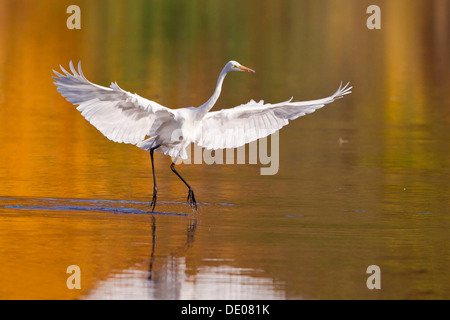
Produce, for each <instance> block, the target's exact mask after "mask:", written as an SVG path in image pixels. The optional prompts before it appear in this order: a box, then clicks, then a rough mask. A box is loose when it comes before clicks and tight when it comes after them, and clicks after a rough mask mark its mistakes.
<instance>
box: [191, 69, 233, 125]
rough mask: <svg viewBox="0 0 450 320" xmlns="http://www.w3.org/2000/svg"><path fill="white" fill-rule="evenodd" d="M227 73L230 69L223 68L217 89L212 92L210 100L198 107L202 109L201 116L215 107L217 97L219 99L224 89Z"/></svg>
mask: <svg viewBox="0 0 450 320" xmlns="http://www.w3.org/2000/svg"><path fill="white" fill-rule="evenodd" d="M227 73H228V71H227V70H226V68H223V70H222V72H221V73H220V75H219V79H217V85H216V89H215V90H214V93H213V94H212V96H211V98H209V100H208V101H206V102H205V103H204V104H202V105H201V106H200V107H198V109H199V110H200V112H199V114H200V115H201V117H204V116H205V115H206V113H208V111H209V110H211V108H212V107H214V104H215V103H216V101H217V99H219V96H220V92H221V91H222V84H223V80H224V79H225V76H226V75H227Z"/></svg>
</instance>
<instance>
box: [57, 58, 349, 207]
mask: <svg viewBox="0 0 450 320" xmlns="http://www.w3.org/2000/svg"><path fill="white" fill-rule="evenodd" d="M61 70H62V71H63V72H64V74H65V75H62V74H60V73H58V72H56V71H54V72H55V74H56V75H57V76H58V77H53V79H54V80H56V82H55V85H56V86H57V90H58V92H60V93H61V95H62V96H64V97H65V98H66V99H67V100H68V101H69V102H71V103H73V104H75V105H78V107H77V109H78V110H79V111H81V114H82V115H83V116H84V117H85V118H86V119H87V120H88V121H89V122H90V123H91V124H92V125H94V126H95V127H96V128H97V129H98V130H99V131H100V132H102V133H103V134H104V135H105V136H106V137H107V138H108V139H110V140H112V141H115V142H123V143H130V144H134V145H136V146H138V147H139V148H141V149H144V150H148V151H150V155H151V160H152V170H153V179H154V190H153V200H152V204H151V207H152V211H153V210H154V207H155V204H156V193H157V188H156V180H155V174H154V166H153V152H154V151H157V152H161V153H164V154H166V155H169V156H172V157H174V158H175V160H174V161H173V163H172V165H171V169H172V171H174V173H176V174H177V176H178V177H179V178H180V179H181V180H182V181H183V182H184V183H185V184H186V186H187V187H188V188H189V195H188V201H189V202H190V203H191V205H192V206H193V207H195V208H197V203H196V201H195V198H194V193H193V190H192V188H191V187H190V186H189V184H188V183H187V182H186V181H185V180H184V179H183V178H182V177H181V176H180V175H179V173H178V172H177V171H176V170H175V162H176V160H177V159H178V157H181V158H182V159H185V158H186V157H187V153H186V150H185V149H186V147H187V146H188V145H190V144H191V143H197V144H198V145H199V146H201V147H204V148H206V149H223V148H237V147H240V146H242V145H244V144H246V143H249V142H252V141H255V140H257V139H259V138H263V137H266V136H268V135H270V134H272V133H274V132H276V131H277V130H279V129H281V127H283V126H285V125H287V124H288V123H289V120H294V119H296V118H298V117H301V116H303V115H305V114H308V113H311V112H314V111H315V110H317V109H319V108H321V107H323V106H324V105H325V104H328V103H331V102H333V101H334V100H336V99H339V98H342V97H343V96H344V95H346V94H348V93H350V92H351V91H350V90H351V87H348V84H347V85H346V86H344V87H342V85H341V86H340V87H339V89H338V90H337V91H336V92H335V93H334V94H333V95H331V96H330V97H327V98H324V99H318V100H311V101H304V102H292V99H291V100H288V101H285V102H281V103H277V104H267V103H266V104H265V103H264V102H263V101H260V102H255V101H253V100H251V101H250V102H248V103H247V104H243V105H240V106H237V107H234V108H230V109H223V110H220V111H213V112H210V110H211V108H212V107H213V106H214V104H215V103H216V101H217V99H218V98H219V96H220V92H221V90H222V84H223V81H224V79H225V76H226V75H227V74H228V72H230V71H247V72H254V71H253V70H252V69H249V68H247V67H244V66H242V65H241V64H239V63H238V62H236V61H229V62H228V63H227V64H226V65H225V67H224V68H223V70H222V72H221V73H220V75H219V78H218V80H217V84H216V88H215V90H214V93H213V94H212V96H211V98H209V99H208V100H207V101H206V102H205V103H204V104H203V105H201V106H199V107H197V108H195V107H189V108H180V109H169V108H166V107H164V106H162V105H160V104H159V103H157V102H155V101H151V100H148V99H145V98H143V97H140V96H139V95H137V94H132V93H130V92H127V91H125V90H123V89H121V88H120V87H119V86H118V85H117V83H112V84H111V86H110V87H109V88H107V87H103V86H99V85H96V84H94V83H91V82H89V81H88V80H87V79H86V78H85V77H84V75H83V73H82V71H81V64H80V63H79V64H78V71H77V70H75V68H74V66H73V64H72V62H70V70H71V71H72V74H71V73H69V72H67V71H66V70H64V68H62V67H61Z"/></svg>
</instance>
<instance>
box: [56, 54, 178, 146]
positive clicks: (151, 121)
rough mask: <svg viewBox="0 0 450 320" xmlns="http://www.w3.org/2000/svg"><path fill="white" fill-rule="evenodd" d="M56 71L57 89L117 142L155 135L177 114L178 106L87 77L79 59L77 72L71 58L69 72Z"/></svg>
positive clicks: (126, 141)
mask: <svg viewBox="0 0 450 320" xmlns="http://www.w3.org/2000/svg"><path fill="white" fill-rule="evenodd" d="M61 70H62V71H63V72H64V75H63V74H60V73H58V72H56V71H53V72H54V73H55V74H56V75H57V77H53V79H54V80H55V81H56V82H54V83H55V85H56V86H57V90H58V92H59V93H61V95H62V96H63V97H65V98H66V99H67V101H69V102H71V103H72V104H74V105H78V107H77V109H78V110H79V111H81V114H82V115H83V116H84V117H85V118H86V120H88V121H89V122H90V123H91V124H92V125H93V126H95V127H96V128H97V129H98V130H99V131H100V132H101V133H103V134H104V135H105V136H106V137H107V138H108V139H110V140H112V141H115V142H124V143H131V144H137V143H139V142H141V141H142V140H144V138H145V136H154V135H155V132H156V130H157V129H158V128H159V126H160V125H161V124H162V123H163V122H165V121H168V120H171V119H172V118H173V117H175V114H176V112H175V110H171V109H169V108H166V107H164V106H162V105H160V104H158V103H156V102H154V101H151V100H147V99H145V98H142V97H140V96H139V95H137V94H132V93H130V92H127V91H125V90H122V89H121V88H120V87H119V86H118V85H117V83H112V84H111V87H110V88H107V87H103V86H99V85H97V84H95V83H92V82H90V81H88V80H87V79H86V78H85V76H84V75H83V72H82V71H81V63H78V72H77V70H75V68H74V66H73V64H72V61H70V70H71V71H72V74H71V73H70V72H67V71H66V70H64V68H63V67H61Z"/></svg>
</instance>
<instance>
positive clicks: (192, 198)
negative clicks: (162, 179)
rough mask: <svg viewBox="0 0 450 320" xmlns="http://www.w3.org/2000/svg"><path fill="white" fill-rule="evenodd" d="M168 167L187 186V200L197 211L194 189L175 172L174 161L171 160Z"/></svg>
mask: <svg viewBox="0 0 450 320" xmlns="http://www.w3.org/2000/svg"><path fill="white" fill-rule="evenodd" d="M170 169H172V171H173V172H174V173H175V174H176V175H177V176H178V178H180V179H181V181H183V182H184V184H185V185H186V187H188V188H189V193H188V197H187V201H188V202H189V204H190V205H191V207H193V208H194V209H195V210H196V211H197V202H196V201H195V196H194V189H192V188H191V186H190V185H189V184H188V183H187V182H186V180H184V179H183V177H182V176H180V174H179V173H178V172H177V170H175V163H174V162H172V164H171V165H170Z"/></svg>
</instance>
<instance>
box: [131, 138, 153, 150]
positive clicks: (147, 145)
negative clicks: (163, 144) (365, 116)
mask: <svg viewBox="0 0 450 320" xmlns="http://www.w3.org/2000/svg"><path fill="white" fill-rule="evenodd" d="M157 137H158V136H154V137H151V138H148V139H145V140H143V141H141V142H139V143H138V144H136V146H137V147H139V148H141V149H143V150H150V149H152V148H154V147H156V146H157V145H158V144H157V142H156V138H157Z"/></svg>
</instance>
